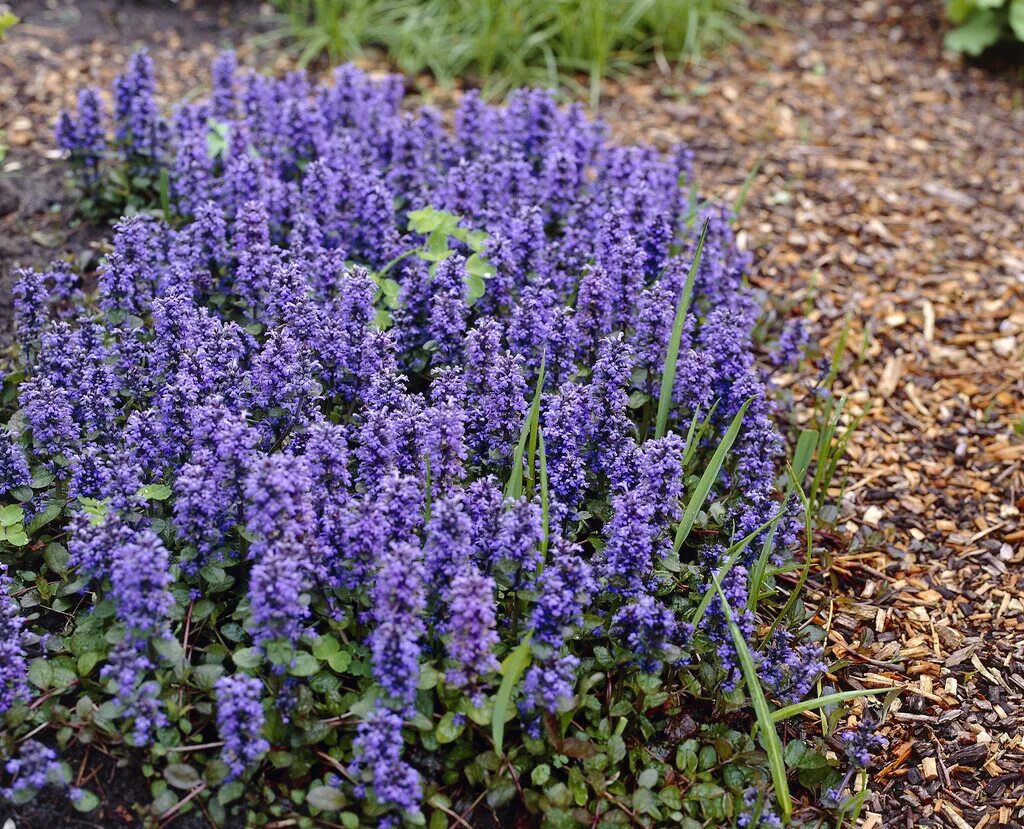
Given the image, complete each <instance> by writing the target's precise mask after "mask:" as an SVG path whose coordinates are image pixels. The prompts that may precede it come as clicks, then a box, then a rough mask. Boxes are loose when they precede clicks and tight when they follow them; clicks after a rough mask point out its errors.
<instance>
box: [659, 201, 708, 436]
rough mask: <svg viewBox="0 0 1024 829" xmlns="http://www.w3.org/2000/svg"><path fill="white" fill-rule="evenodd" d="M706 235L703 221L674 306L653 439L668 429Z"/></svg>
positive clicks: (662, 434)
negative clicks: (682, 346) (691, 259)
mask: <svg viewBox="0 0 1024 829" xmlns="http://www.w3.org/2000/svg"><path fill="white" fill-rule="evenodd" d="M707 235H708V221H707V220H705V221H704V227H703V229H702V230H701V232H700V239H698V240H697V249H696V250H695V251H694V252H693V261H692V262H690V270H689V271H688V272H687V274H686V284H685V285H683V291H682V293H681V294H680V295H679V302H678V304H677V305H676V317H675V320H674V321H673V323H672V336H671V337H670V338H669V341H668V352H667V353H666V354H665V366H664V368H663V369H662V372H661V392H660V394H659V396H658V417H657V420H656V421H655V424H654V437H655V438H663V437H665V430H666V429H667V428H668V412H669V409H670V408H672V392H673V390H674V389H675V384H676V363H677V362H678V361H679V344H680V343H681V342H682V341H683V325H685V324H686V315H687V313H689V310H690V301H691V300H692V299H693V283H694V280H695V279H696V278H697V269H698V268H699V267H700V258H701V256H703V254H704V240H705V239H706V238H707Z"/></svg>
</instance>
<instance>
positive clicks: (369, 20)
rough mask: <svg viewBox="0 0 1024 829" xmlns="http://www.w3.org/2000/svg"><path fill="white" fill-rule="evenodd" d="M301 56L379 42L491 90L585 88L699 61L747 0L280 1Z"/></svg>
mask: <svg viewBox="0 0 1024 829" xmlns="http://www.w3.org/2000/svg"><path fill="white" fill-rule="evenodd" d="M275 5H276V7H277V8H278V9H279V10H280V11H281V12H282V14H283V15H284V17H285V19H286V28H285V32H284V33H285V34H286V35H287V36H288V37H289V38H292V39H294V40H295V41H296V48H297V49H298V52H299V56H300V60H301V61H303V62H309V61H311V60H314V59H316V58H319V57H321V56H324V57H326V58H327V59H328V60H330V61H331V62H334V63H337V62H340V61H343V60H349V59H352V58H355V57H359V56H360V55H362V54H363V53H364V51H365V50H366V49H367V48H368V47H379V48H381V49H383V50H384V52H385V53H386V54H387V57H388V58H389V59H390V60H391V61H392V62H393V64H394V65H395V66H397V67H398V68H399V69H401V70H402V71H403V72H406V73H408V74H413V75H415V74H419V73H423V72H429V73H430V74H432V75H433V76H434V77H435V78H437V79H438V80H439V81H440V82H441V83H443V84H451V83H452V82H453V81H454V80H455V79H456V78H470V79H472V80H473V81H474V82H475V83H478V84H480V85H482V86H483V88H484V91H485V93H486V94H487V95H489V96H502V95H504V94H506V93H507V92H509V91H510V90H512V89H515V88H516V87H519V86H523V85H527V84H529V85H535V86H549V87H560V86H563V85H570V86H576V87H578V86H579V84H578V81H577V78H578V77H580V76H583V77H586V78H587V79H588V81H587V83H588V85H589V88H590V90H591V92H592V94H593V95H595V96H596V94H597V90H598V84H599V82H600V80H601V79H602V78H604V77H607V76H615V75H620V74H622V73H624V72H626V71H628V70H629V69H630V68H632V67H634V66H636V65H640V64H646V63H650V62H652V61H654V60H656V59H658V58H666V59H668V60H673V61H683V60H690V59H694V58H699V57H700V55H701V54H702V53H704V52H705V51H707V50H709V49H714V48H716V47H717V46H720V45H721V44H722V43H724V42H727V41H730V40H736V39H740V38H742V32H741V30H740V27H739V26H740V23H741V22H742V21H743V20H745V19H750V18H751V16H752V15H751V12H750V11H749V9H748V7H747V4H746V2H744V1H743V0H553V2H541V0H525V2H517V3H504V2H500V0H383V1H382V2H381V0H276V2H275Z"/></svg>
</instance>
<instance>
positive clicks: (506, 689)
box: [491, 634, 532, 757]
mask: <svg viewBox="0 0 1024 829" xmlns="http://www.w3.org/2000/svg"><path fill="white" fill-rule="evenodd" d="M531 636H532V634H527V635H526V638H524V639H523V641H522V642H520V643H519V644H518V645H517V646H516V649H515V650H514V651H512V652H511V653H510V654H509V655H508V656H506V657H505V659H504V660H503V661H502V663H501V685H499V686H498V693H497V694H496V695H495V697H494V715H493V717H492V719H491V736H492V738H493V739H494V753H495V754H497V755H498V756H499V757H500V756H501V755H502V754H503V753H504V743H505V713H506V712H507V711H508V706H509V703H510V702H512V692H513V691H514V690H515V688H516V684H517V683H518V682H519V678H520V677H521V676H522V675H523V673H524V671H526V668H527V667H528V666H529V664H530V658H531V655H530V638H531Z"/></svg>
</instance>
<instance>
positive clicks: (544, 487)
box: [537, 426, 550, 567]
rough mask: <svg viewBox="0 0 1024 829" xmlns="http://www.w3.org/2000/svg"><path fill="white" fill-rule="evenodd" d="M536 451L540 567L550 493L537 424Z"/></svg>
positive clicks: (546, 457)
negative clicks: (538, 492)
mask: <svg viewBox="0 0 1024 829" xmlns="http://www.w3.org/2000/svg"><path fill="white" fill-rule="evenodd" d="M537 452H538V455H537V457H538V462H537V465H538V467H539V468H540V521H541V524H540V526H541V537H540V552H541V567H543V566H544V558H545V557H546V555H547V552H548V525H549V521H550V517H549V513H550V503H549V501H550V495H549V493H548V456H547V452H545V451H544V431H543V430H542V429H541V428H540V427H539V426H538V427H537Z"/></svg>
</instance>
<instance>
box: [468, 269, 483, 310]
mask: <svg viewBox="0 0 1024 829" xmlns="http://www.w3.org/2000/svg"><path fill="white" fill-rule="evenodd" d="M466 288H467V292H466V301H467V302H468V303H469V304H470V305H472V304H473V303H474V302H476V301H477V300H478V299H480V297H482V296H483V295H484V294H486V293H487V283H486V282H484V280H483V277H482V276H478V275H477V274H473V273H471V274H469V276H467V277H466Z"/></svg>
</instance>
